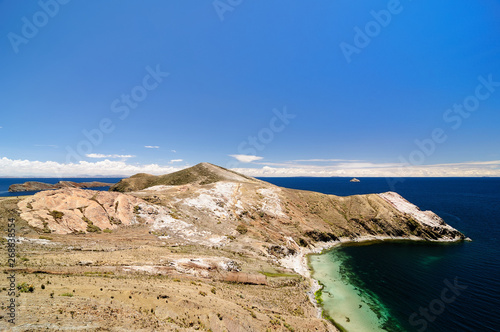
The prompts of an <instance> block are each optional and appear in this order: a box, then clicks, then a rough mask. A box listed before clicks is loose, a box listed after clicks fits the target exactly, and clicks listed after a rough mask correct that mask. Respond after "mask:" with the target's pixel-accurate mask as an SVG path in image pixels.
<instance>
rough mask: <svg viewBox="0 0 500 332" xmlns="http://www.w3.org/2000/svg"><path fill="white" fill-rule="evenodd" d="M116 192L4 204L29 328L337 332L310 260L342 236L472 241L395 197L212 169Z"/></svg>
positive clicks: (128, 182) (22, 315)
mask: <svg viewBox="0 0 500 332" xmlns="http://www.w3.org/2000/svg"><path fill="white" fill-rule="evenodd" d="M111 190H114V191H110V192H98V191H92V190H83V189H78V188H65V189H60V190H50V191H44V192H39V193H37V194H36V195H33V196H27V197H22V198H3V199H0V216H1V217H0V218H1V219H0V227H1V228H0V229H1V230H2V232H3V233H4V234H5V229H6V224H7V218H8V217H13V218H15V219H16V229H17V235H18V236H21V238H20V239H19V240H18V244H17V250H18V260H17V266H16V267H15V268H14V269H13V270H12V269H10V268H8V267H7V265H6V262H7V261H6V258H7V257H5V259H4V262H5V263H4V265H3V270H4V272H7V273H9V272H11V271H17V272H16V273H17V274H18V280H19V281H23V282H27V283H32V284H33V285H34V286H35V290H34V291H33V292H32V293H21V294H20V297H19V298H18V300H19V322H22V323H23V324H28V325H25V326H29V327H30V328H33V330H37V329H40V330H41V329H45V328H49V329H63V328H77V327H78V328H84V329H87V330H99V329H107V328H111V327H112V326H113V327H116V326H118V327H122V328H131V329H133V330H140V329H143V330H154V329H163V330H172V331H174V330H176V329H178V330H207V331H208V330H211V331H225V330H228V331H266V330H271V331H273V330H279V331H281V330H290V331H292V330H294V331H311V330H318V331H327V330H331V331H333V330H335V329H336V328H335V327H334V325H332V324H331V322H329V321H327V320H324V319H322V318H321V315H320V314H318V308H317V307H316V306H315V301H314V297H313V296H312V292H313V291H314V290H315V288H314V287H315V285H314V284H313V283H311V279H310V277H309V271H308V269H307V263H306V255H307V254H308V253H313V252H319V251H321V250H322V249H324V248H328V247H331V246H333V245H336V244H338V243H341V242H346V241H360V240H376V239H411V240H425V241H460V240H464V239H465V236H464V235H463V234H462V233H460V232H459V231H457V230H455V229H454V228H452V227H450V226H449V225H446V224H445V223H444V222H443V220H442V219H441V218H439V217H438V216H437V215H435V214H434V213H432V212H430V211H425V212H424V211H420V210H419V209H418V208H417V207H416V206H414V205H413V204H411V203H410V202H408V201H406V200H405V199H404V198H403V197H401V196H399V195H398V194H397V193H392V192H389V193H382V194H370V195H358V196H349V197H339V196H333V195H324V194H320V193H315V192H309V191H299V190H292V189H286V188H281V187H277V186H275V185H272V184H270V183H267V182H264V181H260V180H257V179H253V178H250V177H247V176H244V175H241V174H237V173H234V172H231V171H228V170H225V169H223V168H221V167H218V166H215V165H211V164H207V163H203V164H199V165H196V166H194V167H192V168H189V169H185V170H182V171H180V172H176V173H172V174H167V175H164V176H158V177H157V176H153V175H146V174H138V175H135V176H132V177H130V178H128V179H124V180H122V181H120V182H119V183H118V184H117V185H116V186H114V187H113V188H112V189H111ZM4 236H5V235H4ZM2 246H3V247H6V244H5V243H3V244H2ZM42 285H43V288H42ZM68 294H69V295H68ZM0 299H1V301H2V302H3V303H6V302H5V301H7V296H6V292H0ZM103 313H104V314H103ZM98 317H100V318H98ZM0 324H3V323H0ZM1 326H2V325H0V327H1ZM20 330H23V329H22V328H21V329H20ZM25 330H28V329H25Z"/></svg>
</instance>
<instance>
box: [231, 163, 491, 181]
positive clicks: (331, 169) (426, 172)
mask: <svg viewBox="0 0 500 332" xmlns="http://www.w3.org/2000/svg"><path fill="white" fill-rule="evenodd" d="M279 165H281V166H275V167H271V166H269V165H265V166H263V167H261V168H233V169H232V170H233V171H236V172H240V173H243V174H246V175H249V176H257V177H266V176H269V177H272V176H276V177H279V176H281V177H286V176H323V177H329V176H345V177H364V176H366V177H439V176H443V177H448V176H456V177H477V176H500V160H493V161H480V162H477V161H471V162H462V163H450V164H435V165H415V166H413V165H403V164H399V163H370V162H352V163H348V162H344V163H339V164H335V165H328V166H317V165H292V164H286V163H283V164H279Z"/></svg>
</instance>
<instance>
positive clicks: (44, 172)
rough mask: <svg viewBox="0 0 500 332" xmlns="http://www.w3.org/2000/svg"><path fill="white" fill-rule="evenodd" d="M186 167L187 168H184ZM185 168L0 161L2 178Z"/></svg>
mask: <svg viewBox="0 0 500 332" xmlns="http://www.w3.org/2000/svg"><path fill="white" fill-rule="evenodd" d="M186 167H187V166H186ZM183 168H185V167H173V166H162V165H158V164H148V165H130V164H127V163H126V162H124V161H111V160H108V159H106V160H100V161H97V162H87V161H80V162H79V163H77V164H73V163H71V164H63V163H58V162H55V161H36V160H35V161H32V160H12V159H9V158H6V157H3V158H1V159H0V169H1V170H2V173H1V175H2V176H13V177H97V176H112V177H114V176H116V177H121V176H130V175H134V174H137V173H148V174H155V175H161V174H167V173H172V172H176V171H179V170H181V169H183Z"/></svg>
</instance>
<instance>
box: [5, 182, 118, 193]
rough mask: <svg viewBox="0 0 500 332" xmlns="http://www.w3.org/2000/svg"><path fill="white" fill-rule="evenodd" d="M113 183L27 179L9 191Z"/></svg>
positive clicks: (93, 186) (91, 186)
mask: <svg viewBox="0 0 500 332" xmlns="http://www.w3.org/2000/svg"><path fill="white" fill-rule="evenodd" d="M112 185H113V183H105V182H98V181H92V182H81V183H77V182H72V181H59V182H58V183H56V184H50V183H44V182H38V181H27V182H25V183H19V184H13V185H11V186H10V187H9V192H11V193H17V192H23V191H40V190H50V189H62V188H82V189H85V188H98V187H109V186H112Z"/></svg>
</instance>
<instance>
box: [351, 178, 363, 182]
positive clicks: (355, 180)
mask: <svg viewBox="0 0 500 332" xmlns="http://www.w3.org/2000/svg"><path fill="white" fill-rule="evenodd" d="M351 182H361V181H359V179H356V178H352V179H351Z"/></svg>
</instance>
